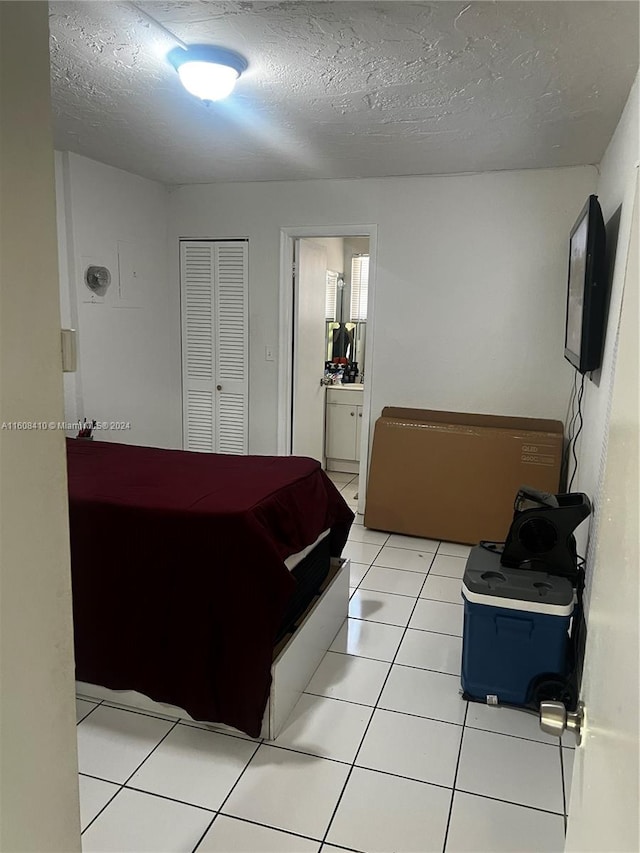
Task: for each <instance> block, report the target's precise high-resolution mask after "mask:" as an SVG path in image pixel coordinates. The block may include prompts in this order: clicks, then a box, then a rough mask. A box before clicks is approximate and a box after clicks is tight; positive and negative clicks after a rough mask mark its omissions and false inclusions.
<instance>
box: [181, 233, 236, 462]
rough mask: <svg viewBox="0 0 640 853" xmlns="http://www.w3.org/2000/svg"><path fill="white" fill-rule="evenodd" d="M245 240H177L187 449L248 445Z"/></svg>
mask: <svg viewBox="0 0 640 853" xmlns="http://www.w3.org/2000/svg"><path fill="white" fill-rule="evenodd" d="M247 271H248V252H247V243H246V241H225V242H222V241H216V242H213V241H195V240H189V241H184V242H182V243H181V246H180V274H181V293H182V370H183V426H184V447H185V449H186V450H199V451H209V452H211V451H213V452H216V453H237V454H242V453H246V452H247V439H248V429H247V426H248V425H247V421H248V363H247V356H248V352H247V350H248V347H247V337H248V335H247V313H248V312H247V284H248V276H247Z"/></svg>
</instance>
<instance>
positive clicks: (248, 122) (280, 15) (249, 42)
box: [50, 0, 639, 184]
mask: <svg viewBox="0 0 640 853" xmlns="http://www.w3.org/2000/svg"><path fill="white" fill-rule="evenodd" d="M139 5H140V7H141V8H142V9H144V11H146V12H147V13H148V14H150V15H152V16H153V17H154V18H156V19H157V20H158V21H160V22H162V23H163V24H164V26H165V27H167V28H168V29H169V30H171V31H172V32H173V33H175V35H176V36H178V37H179V38H180V39H182V40H184V41H186V42H191V43H203V42H204V43H211V44H219V45H223V46H225V47H229V48H233V49H235V50H237V51H238V52H240V53H241V54H243V55H244V56H245V57H246V58H247V60H248V62H249V68H248V70H247V71H246V72H245V74H244V75H243V76H242V78H241V79H240V81H239V83H238V85H237V87H236V91H235V92H234V94H233V96H232V97H231V98H229V99H228V100H227V101H224V102H220V103H218V104H214V105H211V106H205V105H204V104H203V103H202V102H200V101H198V100H197V99H195V98H193V97H192V96H190V95H189V94H187V92H186V91H185V90H184V89H183V88H182V86H181V84H180V82H179V79H178V76H177V74H176V73H175V71H174V70H173V68H172V67H171V66H170V65H169V64H168V62H167V61H166V58H165V57H166V53H167V52H168V50H170V49H171V48H172V47H174V46H175V42H173V41H172V40H171V38H170V37H169V36H168V35H167V34H166V33H165V32H163V30H162V29H160V28H159V27H156V26H155V25H154V24H152V23H151V22H150V21H149V20H148V19H147V18H146V17H145V16H144V15H142V14H140V12H139V11H137V10H136V9H135V8H134V7H132V6H131V5H130V4H128V3H124V2H123V3H121V2H112V0H110V1H109V2H52V3H51V4H50V9H51V19H50V25H51V62H52V89H53V104H54V116H55V137H56V146H57V147H58V148H61V149H68V150H71V151H75V152H77V153H80V154H84V155H86V156H88V157H92V158H94V159H96V160H100V161H102V162H105V163H110V164H112V165H114V166H118V167H120V168H122V169H126V170H128V171H130V172H134V173H137V174H140V175H144V176H146V177H149V178H154V179H156V180H160V181H163V182H165V183H169V184H174V183H195V182H206V181H237V180H244V181H249V180H281V179H300V178H328V177H371V176H382V175H423V174H446V173H452V172H468V171H484V170H493V169H523V168H539V167H549V166H567V165H574V164H584V163H598V162H599V161H600V159H601V157H602V154H603V152H604V150H605V148H606V145H607V143H608V141H609V139H610V138H611V134H612V133H613V130H614V128H615V125H616V123H617V120H618V118H619V116H620V113H621V111H622V107H623V105H624V103H625V100H626V98H627V95H628V93H629V89H630V87H631V84H632V82H633V78H634V76H635V73H636V70H637V67H638V8H639V7H638V3H637V2H615V0H604V2H594V0H588V2H581V1H580V0H569V2H563V0H550V2H543V1H541V2H517V3H516V2H497V3H495V2H471V3H469V2H467V3H461V2H456V0H445V2H433V3H413V2H401V1H400V0H395V1H394V2H367V0H361V1H360V2H210V0H199V2H140V4H139Z"/></svg>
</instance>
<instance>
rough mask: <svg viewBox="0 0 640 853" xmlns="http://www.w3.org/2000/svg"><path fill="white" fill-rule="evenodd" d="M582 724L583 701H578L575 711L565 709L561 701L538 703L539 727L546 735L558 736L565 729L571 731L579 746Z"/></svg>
mask: <svg viewBox="0 0 640 853" xmlns="http://www.w3.org/2000/svg"><path fill="white" fill-rule="evenodd" d="M583 725H584V703H582V702H578V707H577V709H576V710H575V711H567V709H566V708H565V706H564V705H563V703H562V702H551V701H549V702H541V703H540V728H541V729H542V731H543V732H546V733H547V734H548V735H554V736H555V737H560V736H561V735H562V734H564V732H565V730H567V729H568V730H569V731H570V732H573V733H574V734H575V736H576V743H577V744H578V746H580V742H581V740H582V726H583Z"/></svg>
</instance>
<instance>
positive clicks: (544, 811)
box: [455, 788, 562, 817]
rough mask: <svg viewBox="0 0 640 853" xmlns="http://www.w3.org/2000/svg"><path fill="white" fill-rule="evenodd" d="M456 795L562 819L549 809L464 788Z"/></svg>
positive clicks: (558, 814) (560, 815)
mask: <svg viewBox="0 0 640 853" xmlns="http://www.w3.org/2000/svg"><path fill="white" fill-rule="evenodd" d="M455 792H457V793H458V794H467V796H469V797H478V798H479V799H481V800H491V802H493V803H504V804H505V805H507V806H516V807H517V808H519V809H528V810H529V811H531V812H540V814H548V815H553V816H554V817H562V814H561V813H560V812H554V811H552V810H551V809H541V808H540V806H530V805H527V804H526V803H516V802H515V801H514V800H504V799H502V798H501V797H493V796H491V795H490V794H479V793H478V792H477V791H466V790H465V789H464V788H456V789H455Z"/></svg>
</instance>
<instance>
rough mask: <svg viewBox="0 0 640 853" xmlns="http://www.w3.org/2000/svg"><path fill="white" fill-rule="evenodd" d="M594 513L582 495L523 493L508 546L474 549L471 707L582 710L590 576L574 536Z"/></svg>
mask: <svg viewBox="0 0 640 853" xmlns="http://www.w3.org/2000/svg"><path fill="white" fill-rule="evenodd" d="M590 512H591V504H590V502H589V499H588V497H587V496H586V495H584V494H582V493H581V492H575V493H570V494H557V495H553V494H548V493H546V492H541V491H538V490H537V489H533V488H529V487H527V486H523V487H522V488H521V489H520V490H519V491H518V494H517V495H516V499H515V503H514V515H513V521H512V523H511V527H510V529H509V533H508V534H507V538H506V540H505V542H504V543H497V542H482V543H481V544H480V545H478V546H477V547H475V548H472V549H471V553H470V555H469V558H468V560H467V564H466V568H465V575H464V579H463V587H462V594H463V600H464V607H465V614H464V632H463V633H464V636H463V654H462V687H463V691H464V696H465V698H466V699H470V700H473V701H482V702H488V703H489V704H505V705H514V706H517V707H525V708H531V709H533V710H536V711H537V710H538V707H539V705H540V703H541V702H543V701H546V700H556V701H560V702H563V703H564V704H565V706H566V708H567V710H574V709H575V707H576V706H577V701H578V693H579V685H580V677H581V668H582V657H583V651H584V636H585V631H584V619H583V612H582V592H583V588H584V568H583V561H582V560H581V559H580V558H579V557H578V555H577V551H576V540H575V536H574V531H575V529H576V528H577V527H578V525H579V524H580V523H581V522H582V521H584V519H585V518H587V517H588V516H589V514H590ZM563 585H564V586H563ZM565 586H566V591H565V592H564V593H563V592H562V590H563V589H564V588H565ZM572 589H573V602H574V603H573V604H570V602H571V597H572V596H571V590H572ZM568 614H571V618H569V615H568ZM569 623H570V624H571V630H570V633H569V634H568V633H567V627H568V625H569ZM501 697H503V698H502V699H501Z"/></svg>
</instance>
